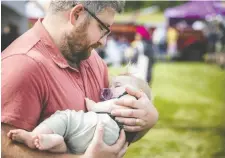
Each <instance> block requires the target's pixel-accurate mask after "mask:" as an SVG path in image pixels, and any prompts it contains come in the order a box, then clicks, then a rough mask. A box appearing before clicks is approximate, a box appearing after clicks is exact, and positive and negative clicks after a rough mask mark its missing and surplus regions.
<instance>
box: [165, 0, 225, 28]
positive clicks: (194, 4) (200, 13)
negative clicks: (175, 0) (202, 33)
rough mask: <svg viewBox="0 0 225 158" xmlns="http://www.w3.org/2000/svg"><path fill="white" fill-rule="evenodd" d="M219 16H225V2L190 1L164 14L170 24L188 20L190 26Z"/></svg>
mask: <svg viewBox="0 0 225 158" xmlns="http://www.w3.org/2000/svg"><path fill="white" fill-rule="evenodd" d="M218 14H220V15H223V16H225V2H222V1H189V2H187V3H185V4H183V5H180V6H177V7H174V8H168V9H166V10H165V12H164V15H165V16H166V17H167V18H168V19H169V22H170V24H174V23H176V22H178V21H180V20H186V21H187V22H188V24H192V23H193V22H194V21H196V20H199V19H205V18H206V16H213V15H218Z"/></svg>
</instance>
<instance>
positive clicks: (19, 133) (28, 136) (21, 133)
mask: <svg viewBox="0 0 225 158" xmlns="http://www.w3.org/2000/svg"><path fill="white" fill-rule="evenodd" d="M7 136H8V137H9V138H10V139H12V140H14V141H17V142H19V143H24V144H26V145H27V146H28V147H30V148H32V149H34V148H35V146H34V143H33V138H34V135H33V134H32V132H27V131H25V130H22V129H14V130H10V131H9V132H8V134H7Z"/></svg>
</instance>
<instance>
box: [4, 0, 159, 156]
mask: <svg viewBox="0 0 225 158" xmlns="http://www.w3.org/2000/svg"><path fill="white" fill-rule="evenodd" d="M123 6H124V2H121V1H69V0H68V1H67V0H65V1H58V0H54V1H52V2H51V3H50V7H49V11H48V13H47V14H46V17H45V18H44V20H43V21H42V22H41V21H40V20H38V22H37V23H36V24H35V25H34V27H33V28H32V29H30V30H29V31H27V32H26V33H25V34H23V35H22V36H21V37H19V38H18V39H17V40H15V41H14V42H13V43H12V44H11V45H10V46H9V47H8V48H6V49H5V51H4V53H3V55H2V113H1V114H2V116H1V119H2V123H1V125H2V134H1V136H2V154H3V157H4V156H5V157H18V158H19V157H35V158H38V157H41V158H44V157H54V158H57V157H63V158H66V157H84V158H85V157H88V158H101V157H112V158H114V157H115V158H116V157H122V156H123V155H124V154H125V152H126V149H127V142H125V134H124V131H123V130H122V132H121V134H120V137H119V139H118V140H117V142H116V143H115V144H114V145H112V146H108V145H106V144H105V143H104V142H103V140H102V139H103V130H104V128H103V125H102V124H101V123H99V124H98V125H97V128H96V132H95V135H94V138H93V140H92V142H91V143H90V145H89V147H88V148H87V150H86V152H85V153H84V154H83V155H75V156H74V155H71V154H69V153H68V154H52V153H46V152H38V151H35V150H29V149H28V148H26V147H25V146H22V145H19V144H15V143H12V142H11V141H10V140H9V139H8V138H7V136H6V134H7V132H8V131H9V130H11V129H15V128H22V129H25V130H27V131H31V130H32V129H33V128H34V127H36V126H37V125H38V124H39V123H40V122H41V121H43V120H45V119H46V118H48V117H49V116H50V115H52V114H53V113H55V112H56V111H57V110H66V109H71V110H77V111H79V110H86V107H85V101H84V98H85V97H87V98H90V99H92V100H93V101H95V102H98V101H100V95H99V94H100V90H101V89H103V88H105V87H108V71H107V66H106V65H105V63H104V62H103V61H102V59H101V58H100V57H99V56H98V55H97V53H96V52H95V50H94V48H96V47H98V46H100V45H104V44H105V42H106V38H107V36H108V34H109V33H110V29H109V27H110V26H111V25H112V24H113V21H114V15H115V13H116V12H121V10H122V8H123ZM126 91H127V93H128V94H130V95H132V96H135V97H136V98H137V100H136V99H134V100H127V99H122V98H121V99H119V100H118V101H117V102H115V104H116V106H127V107H130V108H128V109H123V110H122V109H121V110H113V109H112V112H111V114H112V115H114V116H115V117H116V118H117V119H118V120H119V121H120V122H121V123H124V129H125V130H126V131H131V132H132V131H133V132H139V136H140V137H141V136H143V135H144V134H145V133H146V132H147V131H148V130H149V129H150V128H151V127H152V126H153V125H154V124H155V123H156V121H157V118H158V113H157V111H156V109H155V108H154V106H153V105H152V103H151V101H150V100H149V99H148V97H147V96H146V95H145V94H144V93H143V92H140V91H135V90H132V89H129V88H127V90H126ZM12 139H13V138H12ZM78 143H79V142H78Z"/></svg>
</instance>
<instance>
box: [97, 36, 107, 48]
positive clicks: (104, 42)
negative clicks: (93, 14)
mask: <svg viewBox="0 0 225 158" xmlns="http://www.w3.org/2000/svg"><path fill="white" fill-rule="evenodd" d="M106 40H107V36H103V37H102V38H101V39H100V40H99V43H100V44H101V46H104V45H105V44H106Z"/></svg>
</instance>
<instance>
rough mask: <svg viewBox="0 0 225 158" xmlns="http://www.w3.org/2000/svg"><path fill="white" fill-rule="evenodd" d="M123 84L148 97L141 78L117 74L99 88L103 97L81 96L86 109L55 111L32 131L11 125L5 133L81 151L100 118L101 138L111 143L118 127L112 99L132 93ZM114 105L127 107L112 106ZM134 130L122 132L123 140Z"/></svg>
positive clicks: (33, 143)
mask: <svg viewBox="0 0 225 158" xmlns="http://www.w3.org/2000/svg"><path fill="white" fill-rule="evenodd" d="M125 87H131V88H135V89H141V90H142V91H143V92H144V93H146V95H147V96H148V97H149V99H151V90H150V87H149V86H148V84H147V83H146V82H145V81H143V80H141V79H138V78H136V77H134V76H128V75H123V76H117V77H115V78H114V79H113V81H112V84H111V86H110V88H109V89H104V90H103V91H102V93H101V99H102V100H104V101H102V102H99V103H95V102H94V101H92V100H89V99H87V98H86V99H85V101H86V106H87V109H88V111H89V112H84V111H75V110H65V111H56V112H55V113H54V114H53V115H52V116H50V117H49V118H47V119H46V120H44V121H43V122H41V123H40V124H39V125H38V126H37V127H36V128H35V129H34V130H33V131H32V132H27V131H25V130H22V129H15V130H10V131H9V133H8V134H7V135H8V137H9V138H11V139H12V140H14V141H17V142H20V143H24V144H26V145H27V146H28V147H30V148H37V149H39V150H47V151H50V152H60V153H63V152H67V151H70V152H72V153H75V154H81V153H84V152H85V150H86V149H87V147H88V145H89V143H90V142H91V140H92V138H93V136H94V132H95V128H96V125H97V123H98V122H99V121H102V122H104V124H105V126H104V137H103V140H104V142H105V143H106V144H108V145H112V144H114V143H115V142H116V141H117V139H118V137H119V133H120V130H121V128H122V125H121V124H120V123H118V122H116V121H115V120H114V118H113V117H111V116H110V112H111V109H112V108H113V106H116V105H115V104H113V102H114V101H115V99H117V98H120V97H129V98H130V99H131V98H132V97H133V96H130V95H128V94H127V93H126V91H125ZM132 99H133V98H132ZM114 108H115V107H114ZM116 108H127V107H121V106H118V107H117V106H116ZM135 134H136V133H129V132H126V137H127V140H128V141H129V142H131V141H132V140H133V138H134V137H135ZM128 137H129V139H128Z"/></svg>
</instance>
